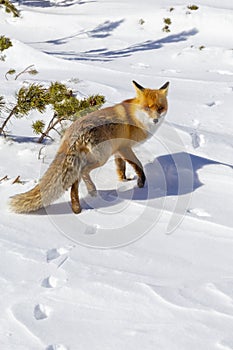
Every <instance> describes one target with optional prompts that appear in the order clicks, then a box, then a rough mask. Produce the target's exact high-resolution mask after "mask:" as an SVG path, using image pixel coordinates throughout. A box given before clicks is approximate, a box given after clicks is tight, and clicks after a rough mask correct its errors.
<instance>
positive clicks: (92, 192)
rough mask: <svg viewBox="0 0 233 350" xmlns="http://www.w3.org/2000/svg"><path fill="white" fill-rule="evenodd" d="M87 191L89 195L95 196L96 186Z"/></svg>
mask: <svg viewBox="0 0 233 350" xmlns="http://www.w3.org/2000/svg"><path fill="white" fill-rule="evenodd" d="M88 193H89V195H90V196H91V197H97V189H96V188H95V189H93V190H91V191H89V192H88Z"/></svg>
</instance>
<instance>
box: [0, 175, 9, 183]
mask: <svg viewBox="0 0 233 350" xmlns="http://www.w3.org/2000/svg"><path fill="white" fill-rule="evenodd" d="M4 180H9V177H8V176H7V175H6V176H4V177H2V178H1V179H0V182H2V181H4Z"/></svg>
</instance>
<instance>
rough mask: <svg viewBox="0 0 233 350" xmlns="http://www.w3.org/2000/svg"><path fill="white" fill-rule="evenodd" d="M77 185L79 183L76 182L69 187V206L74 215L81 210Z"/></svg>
mask: <svg viewBox="0 0 233 350" xmlns="http://www.w3.org/2000/svg"><path fill="white" fill-rule="evenodd" d="M78 185H79V182H78V180H77V181H75V183H73V185H72V186H71V191H70V197H71V206H72V210H73V212H74V213H75V214H79V213H80V212H81V210H82V209H81V206H80V202H79V195H78Z"/></svg>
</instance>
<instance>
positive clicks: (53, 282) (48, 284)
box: [41, 276, 58, 288]
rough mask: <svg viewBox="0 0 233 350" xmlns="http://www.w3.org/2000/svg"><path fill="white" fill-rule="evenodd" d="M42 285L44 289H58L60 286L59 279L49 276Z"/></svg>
mask: <svg viewBox="0 0 233 350" xmlns="http://www.w3.org/2000/svg"><path fill="white" fill-rule="evenodd" d="M41 285H42V287H44V288H56V287H57V285H58V279H57V278H56V277H54V276H48V277H47V278H45V279H44V280H43V281H42V283H41Z"/></svg>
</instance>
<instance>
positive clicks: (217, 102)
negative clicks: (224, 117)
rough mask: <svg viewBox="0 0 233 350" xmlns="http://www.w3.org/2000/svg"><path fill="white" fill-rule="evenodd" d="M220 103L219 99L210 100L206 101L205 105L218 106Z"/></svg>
mask: <svg viewBox="0 0 233 350" xmlns="http://www.w3.org/2000/svg"><path fill="white" fill-rule="evenodd" d="M221 104H222V102H221V101H211V102H207V103H206V106H208V107H214V106H219V105H221Z"/></svg>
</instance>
